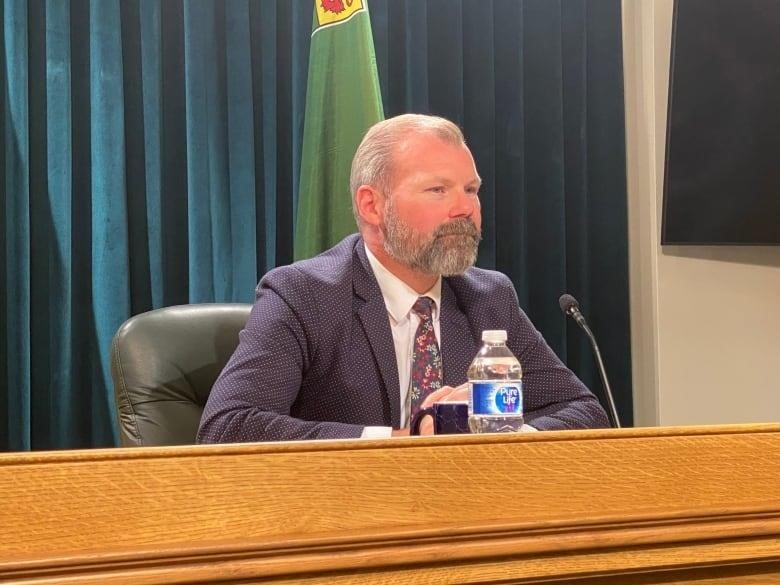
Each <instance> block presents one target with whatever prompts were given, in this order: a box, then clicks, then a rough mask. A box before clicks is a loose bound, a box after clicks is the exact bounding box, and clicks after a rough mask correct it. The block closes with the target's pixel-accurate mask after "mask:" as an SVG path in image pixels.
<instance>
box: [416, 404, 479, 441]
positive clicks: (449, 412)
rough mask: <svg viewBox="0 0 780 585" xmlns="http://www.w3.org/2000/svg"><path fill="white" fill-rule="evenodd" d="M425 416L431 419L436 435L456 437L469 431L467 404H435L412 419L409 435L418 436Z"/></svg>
mask: <svg viewBox="0 0 780 585" xmlns="http://www.w3.org/2000/svg"><path fill="white" fill-rule="evenodd" d="M426 416H431V417H433V432H434V434H437V435H458V434H461V433H468V432H470V431H469V403H468V402H436V403H434V404H433V405H432V406H429V407H428V408H423V409H422V410H420V411H418V412H417V414H415V415H414V416H413V417H412V422H411V424H410V425H409V426H410V434H412V435H419V434H420V423H422V419H423V418H424V417H426Z"/></svg>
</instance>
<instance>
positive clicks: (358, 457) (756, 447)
mask: <svg viewBox="0 0 780 585" xmlns="http://www.w3.org/2000/svg"><path fill="white" fill-rule="evenodd" d="M0 536H1V538H0V581H3V582H5V581H12V582H21V583H36V584H40V583H62V582H65V581H67V582H68V583H101V584H103V583H113V582H121V583H136V584H150V583H192V582H220V583H226V582H241V583H247V582H249V583H251V582H262V583H332V584H346V583H349V584H356V583H541V582H544V583H550V582H554V583H571V584H574V583H607V584H614V583H631V584H642V583H648V584H649V583H654V584H656V583H693V582H694V581H695V582H696V583H697V584H699V585H701V584H703V583H719V584H733V583H754V584H759V583H761V584H762V585H763V584H766V583H780V425H750V426H727V427H685V428H663V429H623V430H614V431H612V430H611V431H582V432H580V431H577V432H554V433H553V432H549V433H538V434H521V435H487V436H486V435H483V436H455V437H434V438H425V439H423V438H409V439H395V440H387V441H332V442H309V443H276V444H251V445H228V446H193V447H183V448H148V449H113V450H94V451H64V452H47V453H23V454H4V455H0Z"/></svg>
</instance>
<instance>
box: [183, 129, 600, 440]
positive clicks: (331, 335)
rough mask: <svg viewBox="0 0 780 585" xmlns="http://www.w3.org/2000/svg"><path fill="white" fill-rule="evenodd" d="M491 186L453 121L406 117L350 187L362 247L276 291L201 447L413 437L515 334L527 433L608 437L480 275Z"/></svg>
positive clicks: (260, 294)
mask: <svg viewBox="0 0 780 585" xmlns="http://www.w3.org/2000/svg"><path fill="white" fill-rule="evenodd" d="M480 182H481V181H480V178H479V175H478V174H477V170H476V166H475V164H474V159H473V157H472V156H471V152H470V151H469V149H468V147H467V146H466V143H465V140H464V138H463V134H462V133H461V131H460V129H459V128H458V127H457V126H456V125H455V124H453V123H452V122H450V121H448V120H445V119H443V118H439V117H435V116H423V115H416V114H405V115H402V116H397V117H395V118H390V119H388V120H385V121H383V122H379V123H378V124H376V125H374V126H372V127H371V128H370V129H369V130H368V132H367V133H366V135H365V137H364V138H363V141H362V142H361V144H360V146H359V147H358V149H357V152H356V153H355V157H354V159H353V161H352V172H351V177H350V188H351V191H352V205H353V210H354V213H355V218H356V221H357V225H358V231H359V233H358V234H354V235H351V236H348V237H347V238H345V239H344V240H342V241H341V242H340V243H339V244H337V245H336V246H334V247H333V248H331V249H330V250H328V251H326V252H324V253H322V254H320V255H319V256H317V257H315V258H312V259H309V260H304V261H301V262H296V263H294V264H292V265H290V266H284V267H280V268H276V269H274V270H272V271H270V272H269V273H268V274H266V275H265V276H264V277H263V279H262V280H261V281H260V284H259V285H258V287H257V291H256V300H255V303H254V306H253V308H252V312H251V315H250V317H249V320H248V322H247V324H246V328H245V329H244V330H243V331H241V333H240V335H239V344H238V347H237V349H236V351H235V353H234V354H233V356H232V357H231V359H230V361H229V362H228V364H227V365H226V367H225V369H224V371H223V372H222V374H221V375H220V377H219V379H218V380H217V381H216V383H215V384H214V388H213V389H212V392H211V395H210V396H209V399H208V402H207V404H206V407H205V410H204V413H203V418H202V420H201V426H200V430H199V432H198V440H199V442H204V443H215V442H239V441H281V440H293V439H333V438H358V437H369V438H379V437H390V436H401V435H408V434H409V421H410V418H411V415H412V414H413V413H414V412H416V411H418V410H419V409H421V408H425V407H426V406H428V405H430V404H432V403H433V402H440V401H448V400H450V401H451V400H465V399H467V392H468V390H467V387H466V384H465V382H466V371H467V369H468V366H469V364H470V363H471V360H472V359H473V358H474V356H475V355H476V353H477V351H479V349H480V347H481V345H482V342H481V335H482V331H483V330H486V329H504V330H506V331H507V334H508V340H507V345H508V347H509V349H510V350H511V351H512V352H513V353H514V354H515V355H516V356H517V357H518V359H519V360H520V363H521V364H522V366H523V388H524V393H523V402H524V414H525V421H526V423H527V424H526V425H525V427H524V429H525V430H548V429H573V428H588V427H603V426H608V422H607V418H606V414H605V413H604V410H603V409H602V408H601V406H600V405H599V403H598V400H597V399H596V397H595V396H594V395H593V394H592V393H591V392H590V391H589V390H588V389H587V388H586V387H585V386H584V385H583V384H582V382H581V381H580V380H579V379H577V377H576V376H575V375H574V374H573V373H572V372H571V371H570V370H569V369H567V368H566V367H565V366H564V365H563V364H562V363H561V361H560V360H559V359H558V357H557V356H556V355H555V353H554V352H553V351H552V350H551V349H550V347H549V346H548V345H547V343H546V342H545V340H544V339H543V337H542V336H541V334H540V333H539V332H538V331H537V330H536V329H535V328H534V326H533V324H532V323H531V322H530V320H529V319H528V317H527V316H526V315H525V313H524V312H523V311H522V310H521V309H520V307H519V304H518V300H517V293H516V292H515V289H514V287H513V285H512V283H511V281H510V280H509V278H508V277H506V276H505V275H503V274H501V273H500V272H495V271H490V270H483V269H479V268H475V267H474V262H475V261H476V257H477V247H478V244H479V240H480V233H481V232H480V229H481V215H480V202H479V187H480ZM421 348H422V350H425V351H422V350H421ZM423 353H425V356H424V357H425V359H427V360H428V362H427V363H426V364H425V365H424V367H422V370H424V371H420V369H421V366H420V359H421V355H422V354H423ZM422 429H423V434H427V433H430V432H432V425H431V424H427V425H424V426H423V427H422Z"/></svg>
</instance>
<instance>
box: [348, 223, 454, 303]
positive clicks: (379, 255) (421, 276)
mask: <svg viewBox="0 0 780 585" xmlns="http://www.w3.org/2000/svg"><path fill="white" fill-rule="evenodd" d="M363 241H364V242H365V244H366V247H367V248H368V249H369V250H371V253H372V254H373V255H374V256H375V257H376V259H377V260H379V262H380V263H381V264H382V266H384V267H385V268H387V270H388V271H389V272H390V273H392V274H393V275H394V276H396V277H397V278H399V279H400V280H402V281H403V282H405V283H406V284H407V285H408V286H409V287H411V288H412V289H413V290H414V291H415V292H418V293H420V294H423V293H425V292H428V291H429V290H431V287H432V286H433V285H434V284H436V281H437V280H438V279H439V275H438V274H426V273H423V272H418V271H416V270H412V269H411V268H409V267H408V266H406V265H405V264H403V263H401V262H399V261H398V260H396V259H395V258H393V257H392V256H390V254H388V253H387V252H386V251H385V248H384V246H383V245H382V244H381V243H379V242H377V241H376V240H373V239H371V238H366V237H365V235H364V236H363Z"/></svg>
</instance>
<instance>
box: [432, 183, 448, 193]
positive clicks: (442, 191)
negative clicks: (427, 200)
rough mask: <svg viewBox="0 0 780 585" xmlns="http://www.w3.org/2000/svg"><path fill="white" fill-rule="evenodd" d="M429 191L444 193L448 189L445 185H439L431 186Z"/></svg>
mask: <svg viewBox="0 0 780 585" xmlns="http://www.w3.org/2000/svg"><path fill="white" fill-rule="evenodd" d="M428 191H431V192H432V193H444V192H445V191H446V189H445V188H444V186H443V185H437V186H436V187H431V188H430V189H428Z"/></svg>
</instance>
